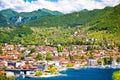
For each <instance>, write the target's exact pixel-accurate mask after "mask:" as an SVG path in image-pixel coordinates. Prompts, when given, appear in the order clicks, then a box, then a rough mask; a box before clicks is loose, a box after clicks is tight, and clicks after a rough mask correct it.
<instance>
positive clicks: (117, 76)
mask: <svg viewBox="0 0 120 80" xmlns="http://www.w3.org/2000/svg"><path fill="white" fill-rule="evenodd" d="M112 77H113V79H114V80H120V71H116V72H114V73H113V76H112Z"/></svg>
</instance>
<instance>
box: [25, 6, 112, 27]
mask: <svg viewBox="0 0 120 80" xmlns="http://www.w3.org/2000/svg"><path fill="white" fill-rule="evenodd" d="M111 9H112V8H111V7H106V8H104V9H95V10H92V11H88V10H86V9H85V10H82V11H80V12H74V13H70V14H65V15H61V16H56V17H46V18H42V19H37V20H34V21H31V22H28V23H27V24H26V25H27V26H46V27H50V26H72V27H74V26H81V25H85V24H87V23H88V22H91V21H92V20H94V19H95V18H97V17H99V16H102V15H104V14H105V13H106V12H108V11H110V10H111Z"/></svg>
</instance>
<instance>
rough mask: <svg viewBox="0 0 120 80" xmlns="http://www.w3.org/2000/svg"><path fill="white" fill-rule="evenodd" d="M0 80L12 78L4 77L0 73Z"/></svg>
mask: <svg viewBox="0 0 120 80" xmlns="http://www.w3.org/2000/svg"><path fill="white" fill-rule="evenodd" d="M0 80H12V78H9V77H6V76H5V75H3V74H2V73H0Z"/></svg>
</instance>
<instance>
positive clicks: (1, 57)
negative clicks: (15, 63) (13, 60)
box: [0, 55, 8, 61]
mask: <svg viewBox="0 0 120 80" xmlns="http://www.w3.org/2000/svg"><path fill="white" fill-rule="evenodd" d="M3 60H8V56H3V55H0V61H3Z"/></svg>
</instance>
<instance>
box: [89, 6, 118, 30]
mask: <svg viewBox="0 0 120 80" xmlns="http://www.w3.org/2000/svg"><path fill="white" fill-rule="evenodd" d="M119 21H120V4H119V5H117V6H115V7H113V8H112V9H111V10H110V11H108V12H106V13H104V15H101V16H100V17H97V18H96V19H94V20H93V21H91V22H90V23H89V25H90V26H92V27H91V28H90V30H111V29H113V28H120V22H119ZM93 24H94V25H93Z"/></svg>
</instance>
